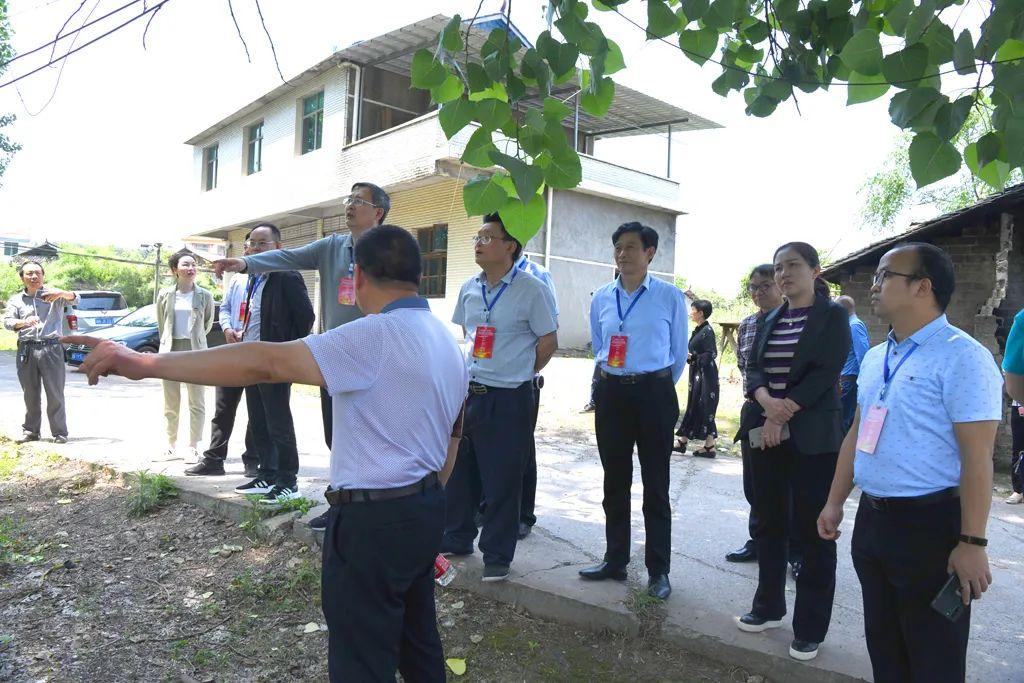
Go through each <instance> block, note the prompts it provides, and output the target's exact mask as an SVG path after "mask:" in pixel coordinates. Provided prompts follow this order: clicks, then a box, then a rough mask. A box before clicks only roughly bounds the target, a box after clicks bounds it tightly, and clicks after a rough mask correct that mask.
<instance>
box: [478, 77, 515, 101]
mask: <svg viewBox="0 0 1024 683" xmlns="http://www.w3.org/2000/svg"><path fill="white" fill-rule="evenodd" d="M486 100H501V101H502V102H508V91H507V90H505V86H504V85H502V84H501V83H499V82H498V81H495V82H494V83H491V84H490V85H489V86H488V87H486V88H484V89H483V90H479V91H474V92H471V93H469V101H470V102H484V101H486Z"/></svg>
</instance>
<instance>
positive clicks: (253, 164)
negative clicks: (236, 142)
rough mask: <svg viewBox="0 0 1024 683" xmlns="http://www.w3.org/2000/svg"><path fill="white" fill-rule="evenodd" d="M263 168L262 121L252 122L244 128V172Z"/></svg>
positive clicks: (248, 173) (250, 173)
mask: <svg viewBox="0 0 1024 683" xmlns="http://www.w3.org/2000/svg"><path fill="white" fill-rule="evenodd" d="M262 170H263V122H262V121H260V122H259V123H254V124H252V125H251V126H249V127H248V128H246V129H245V174H246V175H252V174H253V173H259V172H260V171H262Z"/></svg>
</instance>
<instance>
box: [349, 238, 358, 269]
mask: <svg viewBox="0 0 1024 683" xmlns="http://www.w3.org/2000/svg"><path fill="white" fill-rule="evenodd" d="M349 239H350V240H351V238H349ZM355 271H356V255H355V248H354V247H353V246H352V242H351V241H350V242H349V243H348V276H349V277H352V274H353V273H355Z"/></svg>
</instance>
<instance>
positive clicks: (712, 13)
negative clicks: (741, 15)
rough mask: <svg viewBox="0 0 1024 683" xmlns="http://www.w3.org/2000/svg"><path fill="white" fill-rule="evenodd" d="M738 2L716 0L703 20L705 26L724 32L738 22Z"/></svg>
mask: <svg viewBox="0 0 1024 683" xmlns="http://www.w3.org/2000/svg"><path fill="white" fill-rule="evenodd" d="M739 4H740V3H739V2H738V0H714V2H712V3H711V5H710V6H709V7H708V10H707V11H706V12H705V13H704V16H703V17H702V18H701V19H702V21H703V22H704V26H706V27H708V28H713V29H715V30H718V31H724V30H725V29H727V28H729V27H731V26H732V25H733V23H734V22H735V21H736V12H737V8H738V7H739Z"/></svg>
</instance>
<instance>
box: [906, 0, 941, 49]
mask: <svg viewBox="0 0 1024 683" xmlns="http://www.w3.org/2000/svg"><path fill="white" fill-rule="evenodd" d="M933 19H935V1H934V0H921V4H920V5H918V6H917V9H915V10H914V11H913V12H911V13H910V18H909V19H908V20H907V32H906V39H907V45H910V44H913V43H916V42H917V41H919V40H921V36H923V35H924V31H925V29H927V28H928V25H929V24H930V23H932V20H933Z"/></svg>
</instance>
